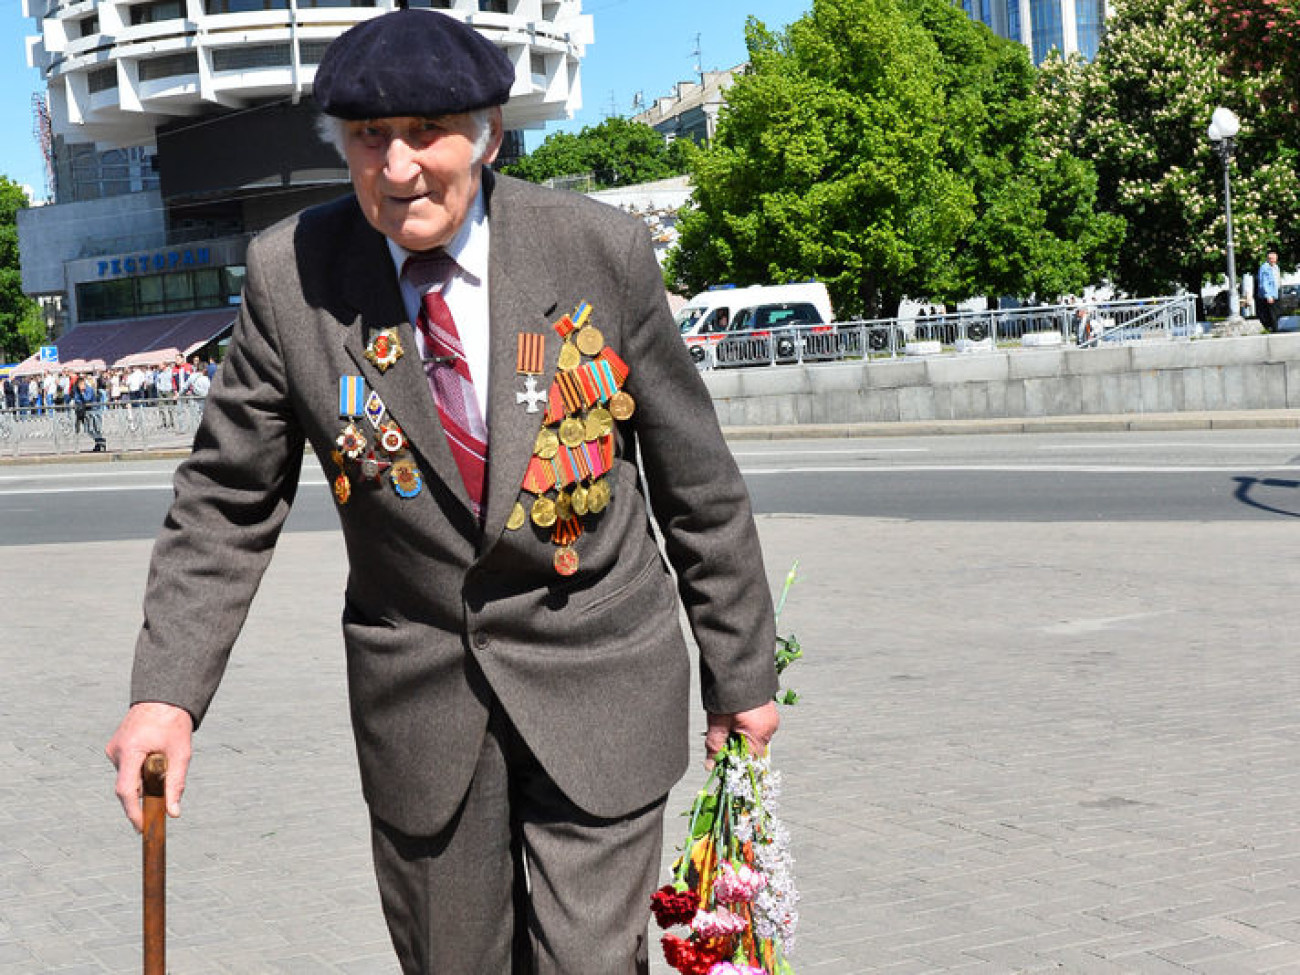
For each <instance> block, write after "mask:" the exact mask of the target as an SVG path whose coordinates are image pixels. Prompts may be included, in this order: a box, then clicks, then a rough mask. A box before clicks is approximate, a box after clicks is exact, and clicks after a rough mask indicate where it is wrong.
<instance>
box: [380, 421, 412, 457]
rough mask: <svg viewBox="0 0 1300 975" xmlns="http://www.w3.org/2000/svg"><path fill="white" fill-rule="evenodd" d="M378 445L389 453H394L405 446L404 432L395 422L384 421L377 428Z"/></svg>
mask: <svg viewBox="0 0 1300 975" xmlns="http://www.w3.org/2000/svg"><path fill="white" fill-rule="evenodd" d="M379 446H381V447H383V448H384V450H386V451H387V452H388V453H390V454H395V453H397V452H398V451H399V450H401V449H402V448H403V447H405V446H406V434H404V433H402V428H401V427H399V426H398V425H397V424H396V423H391V422H389V423H385V424H383V425H382V426H381V427H380V428H379Z"/></svg>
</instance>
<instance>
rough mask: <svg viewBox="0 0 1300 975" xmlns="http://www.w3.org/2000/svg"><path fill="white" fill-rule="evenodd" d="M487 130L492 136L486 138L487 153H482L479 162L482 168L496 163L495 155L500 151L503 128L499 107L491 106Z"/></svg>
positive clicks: (503, 136)
mask: <svg viewBox="0 0 1300 975" xmlns="http://www.w3.org/2000/svg"><path fill="white" fill-rule="evenodd" d="M488 128H489V129H490V130H491V132H492V135H491V136H490V137H489V138H488V147H487V151H486V152H484V153H483V158H482V159H481V160H479V161H480V162H481V163H482V164H483V165H484V166H491V165H492V164H493V163H494V162H496V158H497V153H499V152H500V151H501V142H502V140H504V139H505V127H504V125H503V124H502V122H501V106H500V105H493V106H492V108H491V109H489V110H488Z"/></svg>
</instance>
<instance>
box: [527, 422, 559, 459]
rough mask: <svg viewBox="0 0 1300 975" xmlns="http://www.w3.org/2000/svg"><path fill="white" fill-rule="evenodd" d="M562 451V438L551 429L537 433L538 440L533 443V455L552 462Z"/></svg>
mask: <svg viewBox="0 0 1300 975" xmlns="http://www.w3.org/2000/svg"><path fill="white" fill-rule="evenodd" d="M559 450H560V438H559V436H558V435H557V434H556V433H555V431H554V430H552V429H551V428H550V427H542V428H541V429H540V430H538V431H537V440H536V441H534V443H533V453H534V454H536V455H537V456H538V457H540V458H542V460H550V459H551V458H552V457H554V456H555V455H556V454H557V453H559Z"/></svg>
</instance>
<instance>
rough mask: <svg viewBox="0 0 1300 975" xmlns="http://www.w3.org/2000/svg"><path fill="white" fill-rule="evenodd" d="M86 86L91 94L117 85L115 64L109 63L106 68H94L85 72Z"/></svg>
mask: <svg viewBox="0 0 1300 975" xmlns="http://www.w3.org/2000/svg"><path fill="white" fill-rule="evenodd" d="M86 86H87V87H88V88H89V89H90V93H91V94H92V95H93V94H95V92H97V91H108V90H109V89H111V88H116V87H117V66H116V65H111V64H110V65H109V66H108V67H107V68H96V69H95V70H94V71H90V72H87V74H86Z"/></svg>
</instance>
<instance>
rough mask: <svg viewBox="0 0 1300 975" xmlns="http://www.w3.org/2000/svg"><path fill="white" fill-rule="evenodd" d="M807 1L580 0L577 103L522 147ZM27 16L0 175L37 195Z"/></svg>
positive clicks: (733, 59) (16, 42) (9, 85)
mask: <svg viewBox="0 0 1300 975" xmlns="http://www.w3.org/2000/svg"><path fill="white" fill-rule="evenodd" d="M810 4H811V0H654V2H647V0H586V2H585V3H583V10H584V12H586V13H589V14H591V15H592V17H593V20H594V24H595V33H596V43H595V44H593V45H592V46H591V47H589V48H588V49H587V57H586V59H585V60H584V61H583V64H582V87H583V107H582V109H581V111H580V112H579V113H578V114H577V115H576V116H575V118H574V119H573V120H572V121H571V122H567V123H558V122H553V123H551V124H550V125H549V126H548V127H547V129H546V130H545V131H544V132H541V133H538V134H534V135H530V137H529V139H528V144H529V146H530V147H532V146H535V145H537V143H538V142H540V141H541V139H542V138H544V137H545V135H546V134H547V133H549V132H552V131H559V130H560V129H561V128H563V129H578V128H581V127H582V126H584V125H596V124H598V123H599V122H600V121H601V120H602V119H604V118H605V117H606V116H607V115H609V114H610V113H611V112H614V113H616V114H620V115H627V114H631V106H632V98H633V96H634V95H635V94H636V93H637V92H642V93H643V94H644V97H645V99H646V101H647V103H648V102H650V101H651V100H653V99H654V98H656V97H658V96H660V95H666V94H668V93H669V90H670V89H671V88H672V86H673V84H674V83H675V82H677V81H682V80H689V79H690V78H692V77H693V76H694V73H695V62H696V59H695V57H694V54H693V52H694V51H695V45H696V38H695V35H696V34H699V35H700V36H699V45H700V50H701V52H702V55H703V57H702V65H703V67H704V69H705V70H714V69H718V68H730V67H734V66H735V65H737V64H739V63H740V62H741V61H743V60H744V59H745V36H744V28H745V18H746V17H747V16H749V15H750V14H753V15H754V16H756V17H758V19H759V20H762V21H763V22H764V23H766V24H767V26H768V27H772V28H780V27H784V26H785V25H786V24H788V23H790V22H791V21H794V20H797V19H798V18H799V17H800V16H802V14H803V13H804V12H805V11H806V10H807V9H808V7H809V6H810ZM35 33H36V23H35V21H32V20H29V19H26V18H24V17H23V15H22V4H21V3H20V0H0V38H2V39H3V43H2V44H0V175H5V176H8V177H10V178H11V179H13V180H16V181H17V182H19V183H26V184H28V185H30V186H32V187H33V188H34V189H35V190H36V192H37V194H38V195H40V194H42V193H43V188H44V182H45V181H44V176H43V169H42V165H41V158H40V152H39V151H38V149H37V146H36V140H35V137H34V136H33V135H32V110H31V100H32V93H33V92H37V91H42V90H43V89H44V86H43V85H42V84H41V78H40V75H39V73H38V72H36V71H34V70H32V69H30V68H28V67H27V66H26V47H25V40H24V39H25V38H26V37H27V36H29V35H32V34H35Z"/></svg>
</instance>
